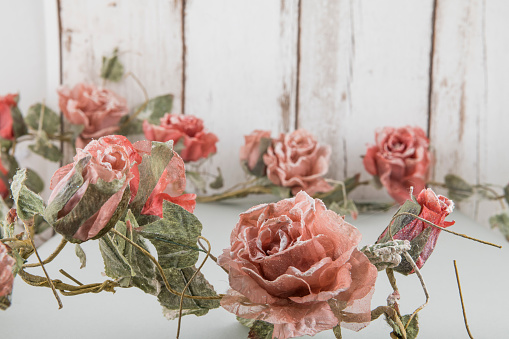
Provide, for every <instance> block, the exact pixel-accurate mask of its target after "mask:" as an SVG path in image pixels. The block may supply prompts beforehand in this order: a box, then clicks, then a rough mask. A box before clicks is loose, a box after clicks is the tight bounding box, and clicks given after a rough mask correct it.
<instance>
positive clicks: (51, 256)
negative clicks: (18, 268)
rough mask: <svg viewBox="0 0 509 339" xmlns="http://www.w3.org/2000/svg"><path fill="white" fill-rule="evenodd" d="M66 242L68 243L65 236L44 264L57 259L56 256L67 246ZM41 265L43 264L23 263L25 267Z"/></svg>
mask: <svg viewBox="0 0 509 339" xmlns="http://www.w3.org/2000/svg"><path fill="white" fill-rule="evenodd" d="M66 244H67V240H65V238H62V240H60V244H58V247H57V248H56V249H55V251H53V253H51V254H50V256H49V257H48V258H47V259H46V260H44V261H43V262H42V264H44V265H47V264H49V263H50V262H52V261H53V259H55V257H56V256H57V255H58V254H59V253H60V252H61V251H62V249H63V248H64V247H65V245H66ZM39 266H41V264H40V263H33V264H24V265H23V267H39Z"/></svg>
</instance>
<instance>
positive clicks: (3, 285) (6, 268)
mask: <svg viewBox="0 0 509 339" xmlns="http://www.w3.org/2000/svg"><path fill="white" fill-rule="evenodd" d="M7 252H8V251H7V246H6V245H5V244H4V243H2V242H0V297H5V296H7V295H9V294H10V293H11V291H12V284H13V283H14V275H13V274H12V268H13V266H14V264H15V263H16V260H14V258H13V257H11V256H10V255H9V254H8V253H7Z"/></svg>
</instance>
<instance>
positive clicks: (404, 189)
mask: <svg viewBox="0 0 509 339" xmlns="http://www.w3.org/2000/svg"><path fill="white" fill-rule="evenodd" d="M375 139H376V144H375V146H371V147H369V148H368V151H367V152H366V156H365V157H364V160H363V162H364V167H365V168H366V171H368V173H370V174H372V175H375V176H378V177H379V178H380V182H381V183H382V185H384V187H385V188H386V189H387V192H388V193H389V194H390V196H391V197H392V198H393V199H394V200H396V201H397V202H398V203H400V204H402V203H404V202H405V200H407V199H410V187H411V186H413V187H414V191H416V192H420V191H421V190H422V189H423V188H424V187H425V184H426V179H427V175H428V168H429V165H430V158H431V156H430V152H429V150H428V147H429V140H428V138H427V137H426V134H425V133H424V131H423V130H422V128H420V127H411V126H405V127H400V128H394V127H385V128H383V129H381V130H378V131H377V132H376V136H375Z"/></svg>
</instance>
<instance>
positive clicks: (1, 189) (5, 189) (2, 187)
mask: <svg viewBox="0 0 509 339" xmlns="http://www.w3.org/2000/svg"><path fill="white" fill-rule="evenodd" d="M8 172H9V171H7V169H6V168H5V167H4V166H3V165H2V162H1V161H0V173H1V174H0V176H1V177H0V196H1V197H2V199H5V198H7V196H9V193H10V191H9V181H8V180H9V178H7V173H8ZM4 179H5V181H4Z"/></svg>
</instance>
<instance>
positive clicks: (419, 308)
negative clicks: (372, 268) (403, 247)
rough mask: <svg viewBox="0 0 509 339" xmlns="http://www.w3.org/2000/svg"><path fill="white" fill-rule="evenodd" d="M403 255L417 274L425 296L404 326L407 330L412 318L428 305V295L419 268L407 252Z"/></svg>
mask: <svg viewBox="0 0 509 339" xmlns="http://www.w3.org/2000/svg"><path fill="white" fill-rule="evenodd" d="M403 255H404V256H405V258H406V260H407V261H408V262H409V263H410V265H412V267H413V269H414V271H415V274H417V277H419V280H420V281H421V285H422V289H423V290H424V295H425V296H426V302H425V303H424V304H422V305H421V306H419V307H418V308H417V309H416V310H415V311H414V313H412V315H411V316H410V318H409V319H408V322H407V323H406V326H405V330H406V329H407V328H408V325H410V322H411V321H412V319H413V318H414V316H415V315H416V314H417V313H418V312H419V311H420V310H422V309H423V308H424V307H426V305H427V304H428V302H429V293H428V289H427V288H426V284H425V283H424V278H423V277H422V274H421V271H419V267H417V265H416V264H415V262H414V259H412V257H411V256H410V254H408V252H406V251H405V252H403Z"/></svg>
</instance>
